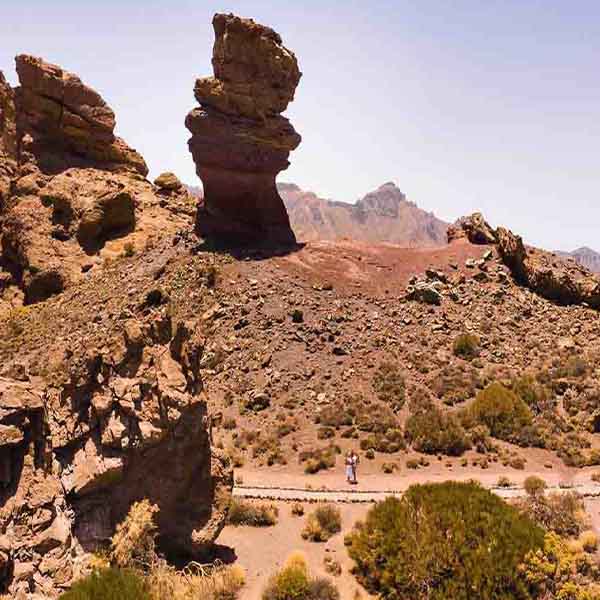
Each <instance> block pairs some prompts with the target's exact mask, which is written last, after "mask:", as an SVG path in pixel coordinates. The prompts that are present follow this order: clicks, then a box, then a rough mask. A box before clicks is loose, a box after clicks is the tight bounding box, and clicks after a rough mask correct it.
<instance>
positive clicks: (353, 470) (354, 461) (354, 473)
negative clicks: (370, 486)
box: [350, 450, 358, 483]
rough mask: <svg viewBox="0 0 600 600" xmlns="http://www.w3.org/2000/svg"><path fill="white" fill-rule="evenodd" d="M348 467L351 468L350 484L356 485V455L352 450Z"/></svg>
mask: <svg viewBox="0 0 600 600" xmlns="http://www.w3.org/2000/svg"><path fill="white" fill-rule="evenodd" d="M350 465H351V468H352V483H358V481H357V480H356V468H357V466H358V455H357V454H356V452H354V450H352V452H350Z"/></svg>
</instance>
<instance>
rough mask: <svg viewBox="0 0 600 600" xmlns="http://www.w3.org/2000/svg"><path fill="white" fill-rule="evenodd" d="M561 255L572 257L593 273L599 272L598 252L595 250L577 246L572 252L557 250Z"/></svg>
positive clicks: (599, 253)
mask: <svg viewBox="0 0 600 600" xmlns="http://www.w3.org/2000/svg"><path fill="white" fill-rule="evenodd" d="M558 254H560V255H562V256H570V257H572V258H574V259H575V260H576V261H577V262H578V263H579V264H580V265H583V266H584V267H586V268H587V269H589V270H590V271H593V272H594V273H600V252H596V251H595V250H592V249H591V248H586V247H585V246H584V247H582V248H577V250H573V251H572V252H558Z"/></svg>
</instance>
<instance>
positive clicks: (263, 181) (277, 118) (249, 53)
mask: <svg viewBox="0 0 600 600" xmlns="http://www.w3.org/2000/svg"><path fill="white" fill-rule="evenodd" d="M213 27H214V31H215V44H214V48H213V58H212V64H213V70H214V77H206V78H201V79H198V80H197V82H196V85H195V88H194V95H195V97H196V100H198V102H199V103H200V107H198V108H195V109H193V110H192V111H191V112H190V113H189V114H188V115H187V118H186V121H185V124H186V127H187V128H188V129H189V131H190V132H191V133H192V137H191V138H190V140H189V149H190V152H191V153H192V156H193V158H194V162H195V163H196V172H197V173H198V176H199V177H200V179H201V180H202V183H203V186H204V198H203V201H202V203H201V205H200V207H199V209H198V214H197V220H196V224H197V229H198V231H199V233H200V234H202V235H204V236H208V237H214V238H216V239H218V240H220V241H223V242H227V243H233V244H247V243H264V244H292V243H294V242H295V237H294V234H293V232H292V229H291V227H290V222H289V218H288V215H287V212H286V210H285V207H284V204H283V201H282V199H281V197H280V196H279V193H278V192H277V187H276V185H275V178H276V176H277V174H278V173H279V172H280V171H282V170H284V169H286V168H287V167H288V166H289V162H288V156H289V153H290V151H292V150H294V149H295V148H296V147H297V146H298V145H299V144H300V140H301V138H300V136H299V135H298V133H296V131H295V130H294V128H293V126H292V125H291V123H290V122H289V121H288V120H287V119H286V118H285V117H282V116H281V114H280V113H281V112H283V111H284V110H285V109H286V107H287V105H288V104H289V102H290V101H291V100H293V98H294V92H295V89H296V86H297V85H298V82H299V80H300V76H301V73H300V70H299V68H298V63H297V61H296V57H295V56H294V54H293V52H291V51H290V50H288V49H287V48H286V47H285V46H283V44H282V40H281V38H280V36H279V34H277V33H276V32H275V31H273V30H272V29H271V28H269V27H265V26H264V25H260V24H258V23H255V22H254V21H252V20H251V19H242V18H240V17H237V16H234V15H231V14H229V15H226V14H216V15H215V17H214V19H213Z"/></svg>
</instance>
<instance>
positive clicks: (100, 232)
mask: <svg viewBox="0 0 600 600" xmlns="http://www.w3.org/2000/svg"><path fill="white" fill-rule="evenodd" d="M16 67H17V74H18V76H19V81H20V84H21V85H20V87H18V88H16V89H14V90H13V89H11V88H10V86H9V85H8V84H7V83H6V81H5V79H4V77H3V76H2V74H1V73H0V269H3V270H4V272H2V271H1V270H0V275H1V277H0V281H1V282H2V283H0V309H2V307H3V306H4V307H10V306H14V305H17V306H18V305H19V304H22V303H26V304H30V303H34V302H38V301H41V300H44V299H46V298H48V297H49V296H51V295H53V294H56V293H59V292H61V291H63V290H64V289H65V288H67V287H68V286H69V285H71V284H73V283H76V282H78V281H81V280H82V279H83V278H85V277H86V276H87V274H88V273H89V272H91V271H92V270H94V269H96V268H98V267H100V266H101V265H102V264H103V262H104V261H105V260H106V259H112V258H115V257H117V256H120V255H123V254H131V253H133V252H135V251H137V250H140V249H142V248H143V247H144V246H145V245H146V244H148V243H152V240H153V239H155V238H157V237H158V236H162V235H164V234H165V233H168V232H174V231H176V230H177V229H178V228H180V227H181V226H182V225H183V224H184V223H188V222H189V221H190V211H189V210H188V211H187V213H186V212H185V211H183V210H171V208H177V207H178V202H173V203H170V202H169V198H163V197H159V194H157V193H156V190H155V189H154V188H153V186H152V185H151V184H150V182H148V181H147V180H146V179H145V175H146V173H147V171H148V169H147V167H146V163H145V162H144V159H143V158H142V157H141V156H140V155H139V154H138V153H137V152H136V151H135V150H133V149H131V148H130V147H129V146H128V145H127V144H126V143H125V142H124V141H123V140H121V139H120V138H118V137H116V136H115V135H114V128H115V115H114V112H113V111H112V109H111V108H110V107H109V106H108V105H107V104H106V102H105V101H104V100H103V99H102V97H101V96H100V95H99V94H98V93H97V92H96V91H95V90H93V89H92V88H90V87H89V86H87V85H86V84H84V83H83V82H82V81H81V79H79V77H77V76H76V75H74V74H72V73H69V72H67V71H65V70H63V69H62V68H61V67H59V66H57V65H52V64H49V63H46V62H44V61H43V60H42V59H40V58H37V57H33V56H29V55H19V56H17V58H16ZM179 200H180V198H179V197H178V201H179ZM189 204H190V201H188V202H187V203H186V205H188V206H189Z"/></svg>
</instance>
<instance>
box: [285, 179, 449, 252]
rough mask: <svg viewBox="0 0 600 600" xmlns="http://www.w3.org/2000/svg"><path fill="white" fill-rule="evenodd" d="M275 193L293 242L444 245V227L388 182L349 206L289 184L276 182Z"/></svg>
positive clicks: (443, 223)
mask: <svg viewBox="0 0 600 600" xmlns="http://www.w3.org/2000/svg"><path fill="white" fill-rule="evenodd" d="M277 188H278V190H279V193H280V195H281V197H282V198H283V201H284V204H285V207H286V209H287V211H288V214H289V216H290V221H291V224H292V229H293V230H294V232H295V234H296V237H297V238H298V240H299V241H305V242H306V241H315V240H339V239H342V238H348V239H352V240H355V241H361V242H372V243H378V242H387V243H391V244H397V245H401V246H442V245H444V244H445V243H446V231H447V229H448V223H446V222H445V221H442V220H441V219H438V218H437V217H436V216H435V215H433V214H432V213H428V212H426V211H424V210H422V209H420V208H419V207H418V206H417V205H416V204H415V203H414V202H410V201H409V200H407V199H406V196H405V195H404V194H403V193H402V192H401V191H400V189H399V188H398V187H397V186H396V185H395V184H394V183H392V182H388V183H385V184H383V185H382V186H380V187H379V188H377V189H376V190H374V191H373V192H370V193H369V194H367V195H366V196H364V197H363V198H361V199H360V200H358V201H357V202H356V203H355V204H349V203H346V202H336V201H333V200H327V199H324V198H320V197H319V196H317V195H316V194H315V193H313V192H306V191H304V190H302V189H301V188H300V187H298V186H297V185H295V184H293V183H279V184H278V185H277Z"/></svg>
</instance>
